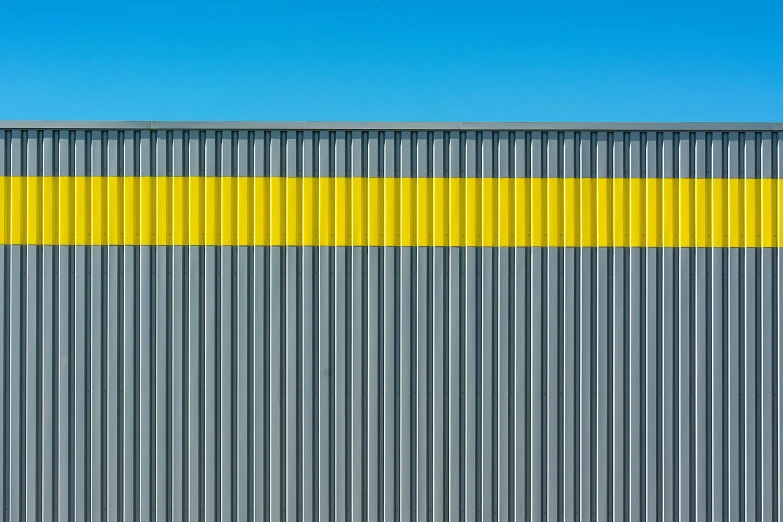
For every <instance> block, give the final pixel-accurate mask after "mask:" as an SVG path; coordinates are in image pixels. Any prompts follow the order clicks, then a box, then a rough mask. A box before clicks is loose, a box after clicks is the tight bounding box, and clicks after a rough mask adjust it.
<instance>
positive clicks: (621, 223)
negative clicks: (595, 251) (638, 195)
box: [612, 179, 630, 247]
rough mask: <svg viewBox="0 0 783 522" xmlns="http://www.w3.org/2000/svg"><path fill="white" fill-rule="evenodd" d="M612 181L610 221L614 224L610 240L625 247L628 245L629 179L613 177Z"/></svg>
mask: <svg viewBox="0 0 783 522" xmlns="http://www.w3.org/2000/svg"><path fill="white" fill-rule="evenodd" d="M612 181H613V183H612V222H613V224H614V230H613V237H612V240H613V244H614V245H615V246H619V247H627V246H630V237H629V228H630V227H629V219H628V217H629V216H628V206H629V201H628V196H629V194H628V192H629V190H628V189H629V180H627V179H613V180H612Z"/></svg>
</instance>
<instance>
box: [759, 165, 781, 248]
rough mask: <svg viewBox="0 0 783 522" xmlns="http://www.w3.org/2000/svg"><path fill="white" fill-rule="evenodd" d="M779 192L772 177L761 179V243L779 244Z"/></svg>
mask: <svg viewBox="0 0 783 522" xmlns="http://www.w3.org/2000/svg"><path fill="white" fill-rule="evenodd" d="M776 196H777V194H775V183H774V181H773V180H771V179H763V180H761V225H762V231H761V232H762V237H761V244H763V245H777V242H778V238H777V235H778V232H777V198H776Z"/></svg>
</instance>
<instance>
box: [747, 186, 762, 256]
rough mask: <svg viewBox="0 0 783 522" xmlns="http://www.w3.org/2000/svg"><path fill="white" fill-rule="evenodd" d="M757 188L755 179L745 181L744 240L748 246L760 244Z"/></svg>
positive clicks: (758, 195) (759, 213) (758, 194)
mask: <svg viewBox="0 0 783 522" xmlns="http://www.w3.org/2000/svg"><path fill="white" fill-rule="evenodd" d="M759 188H760V185H759V183H758V182H756V181H751V182H748V181H746V182H745V242H746V245H747V246H749V247H754V246H759V245H760V244H761V241H760V239H761V227H760V226H759V219H760V215H761V212H760V210H761V209H760V207H761V205H760V204H759V201H760V197H761V195H760V193H759Z"/></svg>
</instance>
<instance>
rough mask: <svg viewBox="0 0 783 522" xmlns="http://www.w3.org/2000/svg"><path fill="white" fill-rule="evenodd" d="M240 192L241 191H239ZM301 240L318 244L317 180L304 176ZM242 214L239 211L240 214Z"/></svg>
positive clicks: (308, 243)
mask: <svg viewBox="0 0 783 522" xmlns="http://www.w3.org/2000/svg"><path fill="white" fill-rule="evenodd" d="M240 194H241V192H240ZM302 208H303V212H302V219H303V221H302V241H303V242H304V244H306V245H317V244H318V226H319V224H318V221H319V211H318V180H317V179H315V178H304V180H303V183H302ZM243 215H244V214H242V213H240V216H243Z"/></svg>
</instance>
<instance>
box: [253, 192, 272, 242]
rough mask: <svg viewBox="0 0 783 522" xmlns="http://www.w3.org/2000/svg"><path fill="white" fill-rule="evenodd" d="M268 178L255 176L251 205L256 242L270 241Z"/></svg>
mask: <svg viewBox="0 0 783 522" xmlns="http://www.w3.org/2000/svg"><path fill="white" fill-rule="evenodd" d="M269 179H270V178H256V179H255V183H254V187H255V190H254V194H255V196H254V199H253V206H254V208H255V232H254V234H255V238H256V241H258V242H259V243H258V244H261V245H269V244H271V241H272V234H271V231H270V222H271V217H272V216H271V212H270V208H271V205H270V204H269V200H270V197H271V191H270V183H269Z"/></svg>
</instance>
